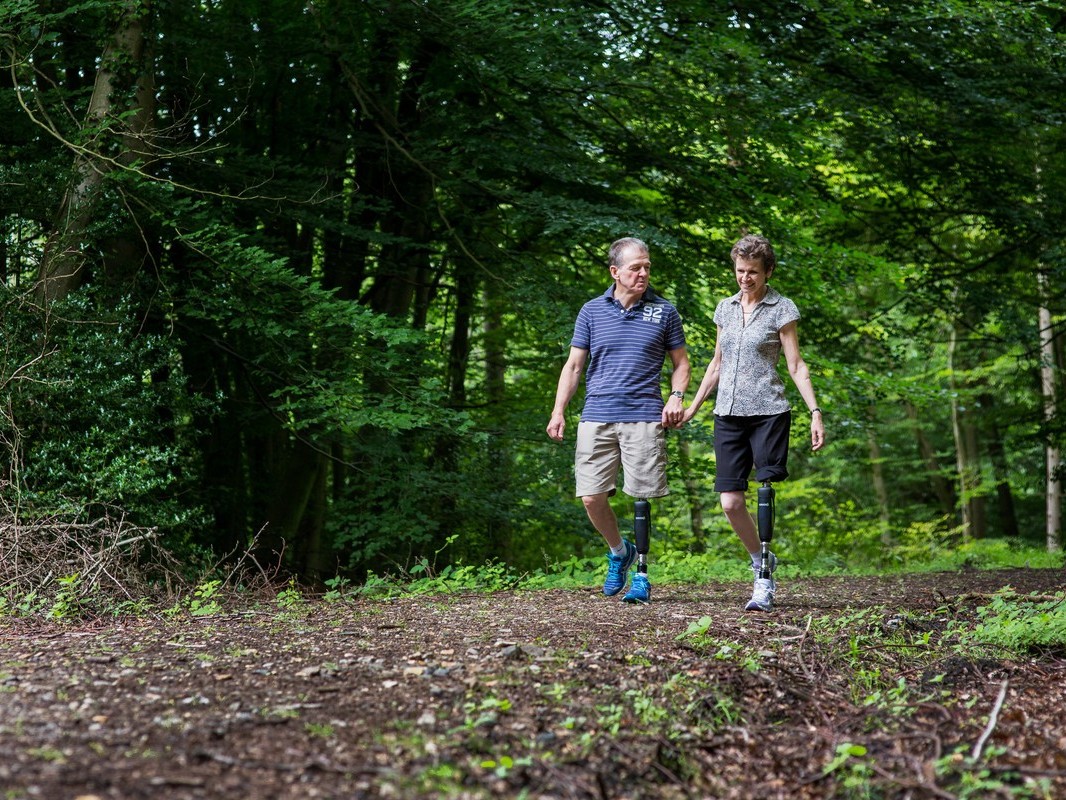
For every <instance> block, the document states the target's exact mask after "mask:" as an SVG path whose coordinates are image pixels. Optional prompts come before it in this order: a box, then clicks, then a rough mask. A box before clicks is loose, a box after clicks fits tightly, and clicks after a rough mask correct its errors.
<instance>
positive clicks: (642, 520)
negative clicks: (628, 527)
mask: <svg viewBox="0 0 1066 800" xmlns="http://www.w3.org/2000/svg"><path fill="white" fill-rule="evenodd" d="M633 538H634V539H635V540H636V541H635V544H636V545H637V572H639V573H640V574H642V575H647V574H648V550H649V549H650V548H651V503H649V502H648V501H647V500H637V502H636V503H634V504H633Z"/></svg>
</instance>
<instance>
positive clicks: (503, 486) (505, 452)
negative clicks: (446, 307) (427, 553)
mask: <svg viewBox="0 0 1066 800" xmlns="http://www.w3.org/2000/svg"><path fill="white" fill-rule="evenodd" d="M501 289H503V287H502V286H501V285H500V283H499V281H497V280H496V279H494V278H489V279H487V280H486V281H485V292H484V295H485V322H484V332H485V395H486V398H487V400H488V402H489V407H490V408H492V409H495V410H496V413H497V414H499V413H501V412H502V408H503V404H504V402H505V401H506V399H507V381H506V376H507V330H506V329H505V328H504V324H503V320H504V314H505V312H506V309H507V308H508V306H509V303H508V298H507V297H506V295H505V293H504V292H502V291H501ZM500 427H501V428H502V427H503V426H500ZM487 456H488V460H489V470H488V475H489V480H490V481H491V482H492V484H491V485H492V491H493V494H494V495H495V496H496V497H500V498H504V497H507V498H509V497H510V495H511V482H512V477H511V474H512V459H513V455H512V453H511V447H510V440H509V439H507V438H505V437H502V436H491V437H490V438H489V445H488V453H487ZM511 517H512V515H511V513H510V507H509V504H508V506H504V507H503V508H497V513H495V514H493V515H492V516H490V517H489V525H490V529H489V530H488V531H487V532H486V534H487V538H488V541H489V542H492V543H494V546H495V547H496V548H497V549H498V552H503V553H506V552H509V551H510V549H511V537H512V535H513V533H514V531H513V528H512V525H511Z"/></svg>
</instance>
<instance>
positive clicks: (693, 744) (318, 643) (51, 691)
mask: <svg viewBox="0 0 1066 800" xmlns="http://www.w3.org/2000/svg"><path fill="white" fill-rule="evenodd" d="M1008 584H1009V585H1012V586H1014V587H1015V588H1016V590H1017V591H1018V592H1019V593H1022V594H1028V593H1030V592H1039V593H1043V594H1050V593H1052V592H1055V591H1061V590H1063V589H1064V588H1066V575H1064V573H1063V572H1062V571H1061V570H1012V571H1001V572H967V573H951V574H936V575H924V576H910V577H905V578H884V579H862V580H854V579H848V580H844V579H820V580H797V581H793V582H790V583H789V584H788V585H787V587H786V586H783V587H782V591H781V594H780V596H779V601H780V602H779V605H780V608H779V610H778V611H777V612H775V613H774V614H772V615H752V614H744V613H743V612H741V611H740V610H739V609H740V604H741V601H742V600H744V599H745V591H746V590H747V588H748V587H746V586H744V585H741V584H713V585H707V586H701V587H691V586H684V587H656V589H655V594H654V596H653V598H654V602H653V604H652V605H650V606H647V607H640V608H634V607H629V606H624V605H623V604H621V603H619V602H618V601H617V599H613V600H608V599H605V598H603V597H602V596H600V595H599V594H598V593H597V592H596V591H594V590H589V591H545V592H536V593H523V592H509V593H500V594H495V595H462V596H446V597H437V598H407V599H403V600H394V601H381V602H370V601H358V602H355V603H348V604H325V603H321V602H314V603H310V602H307V603H299V604H297V605H296V606H294V607H292V608H289V609H278V608H276V607H275V606H273V605H269V606H264V607H261V608H259V609H256V610H250V611H244V612H240V613H220V614H216V615H213V616H208V617H203V618H196V619H190V618H189V617H183V618H181V619H180V620H177V619H167V620H149V621H136V622H121V623H115V622H106V623H100V624H98V625H94V626H88V627H85V626H83V627H70V626H64V627H43V626H40V625H30V624H25V623H18V622H16V623H12V622H8V623H6V624H5V627H3V628H0V791H3V792H5V794H3V795H2V797H4V798H5V800H21V798H48V799H49V800H51V798H55V799H56V800H66V799H70V800H73V798H93V797H96V798H153V800H159V798H163V799H164V800H171V799H172V798H173V799H177V800H180V799H181V798H225V799H226V800H229V799H230V798H232V799H233V800H236V799H237V798H241V799H242V800H243V799H244V798H256V799H257V800H260V799H264V798H286V799H288V798H293V799H295V798H317V797H321V798H361V797H375V798H376V797H436V796H442V797H470V798H477V797H518V796H522V797H529V798H622V797H625V798H675V797H676V798H682V797H684V798H689V797H691V798H704V797H718V798H757V797H760V798H761V797H766V798H821V797H868V796H869V797H885V798H926V797H929V798H934V797H936V798H951V797H964V796H965V797H972V798H977V797H980V798H984V797H1045V796H1046V797H1066V715H1064V713H1063V712H1064V710H1066V653H1063V652H1050V653H1049V652H1045V653H1033V654H1031V657H1026V658H1023V659H1018V658H1015V659H1007V658H1003V657H995V654H989V653H976V652H972V651H967V650H965V649H964V648H961V647H959V646H958V639H957V636H956V634H955V633H954V632H953V631H954V630H955V629H956V628H955V626H957V625H959V624H962V623H965V622H968V621H969V622H972V620H973V618H974V612H975V609H976V608H977V607H978V606H979V605H982V604H984V603H987V602H988V597H987V596H988V594H989V593H991V592H993V591H995V590H996V589H998V588H1000V587H1002V586H1005V585H1008ZM679 637H680V638H679ZM975 755H976V756H977V758H976V759H974V758H973V757H974V756H975ZM977 781H984V784H985V788H983V789H981V790H977V789H971V788H968V787H970V786H972V785H973V784H975V782H977ZM849 787H851V788H849ZM855 787H860V788H855ZM861 787H867V789H869V791H866V790H864V789H862V788H861ZM864 791H866V793H863V792H864ZM870 792H873V793H870ZM968 792H969V793H968Z"/></svg>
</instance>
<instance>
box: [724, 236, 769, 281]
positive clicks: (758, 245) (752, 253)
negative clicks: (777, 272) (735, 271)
mask: <svg viewBox="0 0 1066 800" xmlns="http://www.w3.org/2000/svg"><path fill="white" fill-rule="evenodd" d="M729 257H730V258H731V259H733V263H734V264H735V263H736V261H737V259H738V258H743V259H744V260H745V261H759V262H761V263H762V268H763V269H764V270H766V274H767V275H769V274H770V273H771V272H773V271H774V268H775V267H777V256H776V255H774V248H773V246H772V245H771V244H770V240H769V239H767V238H766V237H765V236H756V235H754V234H752V235H749V236H745V237H744V238H743V239H741V240H740V241H739V242H737V243H736V244H735V245H733V249H732V250H730V251H729Z"/></svg>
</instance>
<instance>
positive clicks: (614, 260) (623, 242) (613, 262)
mask: <svg viewBox="0 0 1066 800" xmlns="http://www.w3.org/2000/svg"><path fill="white" fill-rule="evenodd" d="M629 247H639V248H640V249H641V250H643V251H644V252H645V253H647V252H648V246H647V245H646V244H644V242H642V241H641V240H640V239H634V238H633V237H632V236H627V237H625V238H624V239H619V240H618V241H616V242H613V243H612V244H611V249H610V250H608V251H607V266H609V267H620V266H622V265H621V264H620V263H619V259H620V258H621V257H622V251H623V250H625V249H627V248H629Z"/></svg>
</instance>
